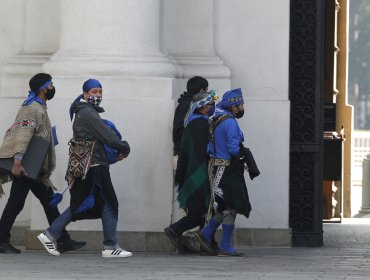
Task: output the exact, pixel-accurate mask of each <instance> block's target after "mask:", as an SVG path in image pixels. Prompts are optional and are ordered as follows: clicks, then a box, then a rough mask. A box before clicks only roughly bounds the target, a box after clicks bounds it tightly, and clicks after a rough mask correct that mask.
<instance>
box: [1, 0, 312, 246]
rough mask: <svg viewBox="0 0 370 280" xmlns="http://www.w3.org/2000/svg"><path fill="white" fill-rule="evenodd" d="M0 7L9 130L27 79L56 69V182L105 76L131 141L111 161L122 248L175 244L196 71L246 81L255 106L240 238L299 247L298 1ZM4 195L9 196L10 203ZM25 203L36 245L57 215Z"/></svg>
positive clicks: (215, 84)
mask: <svg viewBox="0 0 370 280" xmlns="http://www.w3.org/2000/svg"><path fill="white" fill-rule="evenodd" d="M299 2H301V1H299ZM308 2H310V3H311V2H312V3H316V1H308ZM0 7H1V8H0V36H1V40H0V67H1V72H0V78H1V80H0V112H1V114H2V116H3V117H2V118H1V119H0V136H1V137H3V135H4V133H5V131H6V129H7V128H8V127H9V126H10V125H11V123H12V121H13V120H14V117H15V114H16V112H17V110H18V108H19V106H20V104H21V102H22V101H23V99H24V98H25V97H26V96H27V92H28V80H29V78H30V77H31V76H32V75H34V74H35V73H37V72H41V71H43V72H48V73H50V74H51V75H52V76H53V81H54V84H55V87H56V95H55V97H54V99H53V100H52V101H51V102H50V103H48V112H49V116H50V119H51V121H52V124H53V125H56V127H57V131H58V139H59V143H60V144H59V145H58V146H57V147H56V150H57V169H56V170H55V172H54V174H53V177H52V178H53V179H54V182H55V183H56V184H57V185H58V186H60V189H61V190H62V189H63V188H64V187H63V186H64V185H65V182H64V174H65V170H66V164H67V154H68V145H67V143H68V141H69V139H70V138H71V136H72V128H71V122H70V119H69V115H68V109H69V105H70V104H71V102H72V101H73V100H74V98H75V97H76V96H77V95H79V94H80V93H81V91H82V89H81V87H82V83H83V82H84V81H85V80H86V79H88V78H96V79H98V80H100V81H101V82H102V85H103V95H104V98H103V103H102V106H103V107H104V108H105V110H106V113H104V114H103V116H104V118H107V119H109V120H112V121H113V122H114V123H115V124H116V126H117V127H118V128H119V129H120V130H121V131H122V133H123V137H124V138H125V139H126V140H127V141H128V142H129V143H130V145H131V149H132V150H131V155H130V157H129V158H128V159H127V160H124V161H123V162H120V163H117V164H115V165H113V166H112V167H111V175H112V180H113V184H114V185H115V188H116V192H117V195H118V197H119V202H120V208H119V211H120V214H119V224H118V230H119V232H120V235H121V239H122V241H123V244H125V240H130V242H131V243H130V244H132V245H130V246H131V248H129V247H128V246H126V247H127V248H129V249H131V250H137V251H139V250H159V251H160V250H168V249H170V245H169V244H167V243H168V242H167V240H166V237H165V236H164V234H163V228H164V227H166V226H167V225H168V224H170V223H171V221H172V220H174V219H176V215H175V214H174V213H176V208H177V205H176V203H175V202H174V201H173V197H174V188H173V169H172V139H171V130H172V119H173V113H174V108H175V106H176V101H177V98H178V97H179V95H180V94H181V93H182V92H183V91H184V90H185V84H186V81H187V79H188V78H190V77H191V76H195V75H200V76H204V77H205V78H207V79H208V81H209V84H210V86H209V88H210V89H215V90H216V91H217V93H218V94H219V95H220V96H221V95H222V94H223V93H224V92H225V91H227V90H229V89H230V88H237V87H241V88H242V90H243V93H244V98H245V108H246V114H245V117H244V118H242V119H241V120H240V121H239V123H240V125H241V127H242V129H243V131H244V133H245V138H246V145H247V146H248V147H250V148H251V150H252V151H253V154H254V155H255V158H256V160H257V162H258V165H259V168H260V171H261V175H260V176H259V177H258V178H256V179H255V180H253V181H251V180H249V177H247V176H246V180H247V185H248V190H249V195H250V199H251V203H252V212H251V215H250V218H249V219H246V218H244V217H238V218H237V228H238V229H239V230H238V232H237V235H236V236H235V239H236V242H237V243H238V244H242V245H257V246H259V245H260V246H266V245H267V246H290V245H291V242H292V229H291V225H290V222H289V219H290V198H291V195H290V192H291V188H290V182H291V179H290V167H291V164H292V162H291V161H290V152H291V147H290V142H291V138H290V130H291V109H290V108H291V101H290V98H291V97H290V95H289V92H290V88H289V80H290V75H291V72H289V69H290V68H289V67H290V61H291V60H290V43H289V42H290V40H291V37H290V25H291V21H290V20H291V15H290V13H291V3H290V1H289V0H266V1H260V0H247V1H245V0H187V1H182V0H104V1H103V0H17V1H14V0H0ZM309 8H310V7H309V6H308V7H306V8H305V9H309ZM314 16H316V14H315V15H314ZM5 116H6V117H5ZM315 133H317V132H315ZM5 191H6V192H7V191H9V187H7V186H5ZM316 191H317V190H316ZM311 199H314V198H311ZM68 200H69V197H68V195H67V197H66V198H64V201H63V202H62V203H61V204H60V206H59V209H60V210H64V209H65V208H66V207H67V206H68ZM5 202H6V196H5V197H4V198H3V199H1V200H0V210H2V209H3V207H4V205H5ZM25 210H26V211H23V212H22V214H21V215H20V216H19V217H18V219H17V223H18V224H26V225H27V226H29V227H30V228H29V229H28V230H27V234H26V236H27V238H26V246H27V247H29V248H37V246H38V245H37V244H36V242H34V240H35V236H36V233H37V232H38V231H40V230H42V229H44V228H46V227H47V221H46V219H45V217H44V215H43V214H41V213H43V210H42V207H41V205H40V204H39V202H38V201H37V199H35V198H34V197H33V196H31V195H30V197H29V198H28V200H27V203H26V206H25ZM315 211H316V210H315ZM69 229H70V230H71V232H72V233H73V234H75V235H81V236H84V237H85V239H86V238H87V239H89V240H96V238H95V236H98V235H99V234H100V235H101V232H100V231H101V224H100V220H94V221H82V222H79V223H76V224H74V223H71V224H70V226H69ZM293 231H294V230H293ZM92 244H95V243H94V242H92ZM96 244H97V245H96V246H97V247H98V246H100V245H99V243H98V242H96ZM89 246H92V247H91V248H95V247H93V246H94V245H89ZM88 248H90V247H88Z"/></svg>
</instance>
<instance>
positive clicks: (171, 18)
mask: <svg viewBox="0 0 370 280" xmlns="http://www.w3.org/2000/svg"><path fill="white" fill-rule="evenodd" d="M163 3H164V4H163V34H162V40H163V45H164V49H165V50H166V52H167V53H168V54H169V55H170V56H171V57H173V59H174V63H175V64H176V77H177V78H178V79H179V82H180V83H179V84H178V92H177V93H175V94H174V96H175V97H176V95H178V94H180V93H181V90H182V89H184V88H185V85H186V81H187V80H188V79H189V78H190V77H192V76H196V75H198V76H203V77H205V78H207V79H208V81H209V84H210V88H211V89H216V90H217V92H218V93H219V95H222V93H223V92H224V91H226V90H228V89H230V69H229V68H228V67H227V66H225V65H224V62H223V61H222V59H221V58H220V57H219V56H218V55H217V54H216V51H215V33H216V30H215V26H216V24H217V19H215V18H214V15H215V11H214V1H213V0H188V1H183V0H164V1H163Z"/></svg>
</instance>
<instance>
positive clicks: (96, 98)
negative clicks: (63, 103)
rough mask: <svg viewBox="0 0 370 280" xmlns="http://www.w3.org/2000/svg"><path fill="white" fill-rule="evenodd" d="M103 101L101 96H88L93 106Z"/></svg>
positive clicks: (88, 100)
mask: <svg viewBox="0 0 370 280" xmlns="http://www.w3.org/2000/svg"><path fill="white" fill-rule="evenodd" d="M101 101H102V97H101V96H89V97H88V98H87V102H89V103H90V104H91V105H93V106H99V105H100V103H101Z"/></svg>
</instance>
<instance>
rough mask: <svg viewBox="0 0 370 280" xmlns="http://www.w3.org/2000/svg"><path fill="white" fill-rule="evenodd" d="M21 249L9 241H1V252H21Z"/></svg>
mask: <svg viewBox="0 0 370 280" xmlns="http://www.w3.org/2000/svg"><path fill="white" fill-rule="evenodd" d="M20 252H21V250H19V249H17V248H15V247H14V246H13V245H12V244H10V243H9V242H0V253H1V254H19V253H20Z"/></svg>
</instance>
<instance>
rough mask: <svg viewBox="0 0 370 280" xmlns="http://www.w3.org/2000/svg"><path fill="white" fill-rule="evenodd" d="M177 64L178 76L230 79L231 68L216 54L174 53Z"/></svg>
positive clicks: (185, 77)
mask: <svg viewBox="0 0 370 280" xmlns="http://www.w3.org/2000/svg"><path fill="white" fill-rule="evenodd" d="M172 56H173V58H174V63H175V65H176V71H177V74H176V77H177V78H184V79H188V78H190V77H192V76H204V77H205V78H207V79H230V69H229V68H228V67H227V66H225V65H224V64H223V61H222V60H221V59H220V58H219V57H218V56H216V55H202V56H199V55H196V56H192V55H188V54H186V55H181V54H172Z"/></svg>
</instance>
